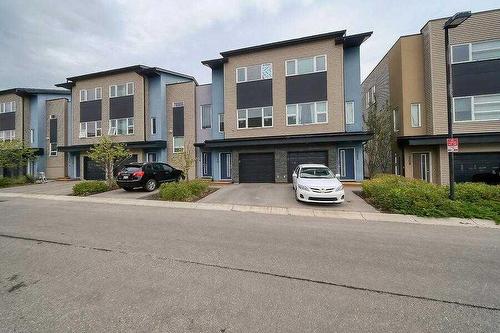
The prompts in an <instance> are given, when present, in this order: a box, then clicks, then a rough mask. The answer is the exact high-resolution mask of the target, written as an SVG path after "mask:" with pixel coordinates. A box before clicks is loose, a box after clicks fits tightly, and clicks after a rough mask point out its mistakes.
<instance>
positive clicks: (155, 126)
mask: <svg viewBox="0 0 500 333" xmlns="http://www.w3.org/2000/svg"><path fill="white" fill-rule="evenodd" d="M150 127H151V135H156V134H157V133H158V122H157V121H156V117H151V119H150Z"/></svg>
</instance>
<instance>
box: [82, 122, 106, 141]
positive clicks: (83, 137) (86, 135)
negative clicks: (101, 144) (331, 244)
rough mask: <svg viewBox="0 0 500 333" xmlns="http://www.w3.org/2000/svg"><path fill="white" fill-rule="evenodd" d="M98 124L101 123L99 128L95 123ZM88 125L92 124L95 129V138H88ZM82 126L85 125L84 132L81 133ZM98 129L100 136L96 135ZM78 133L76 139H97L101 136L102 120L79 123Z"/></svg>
mask: <svg viewBox="0 0 500 333" xmlns="http://www.w3.org/2000/svg"><path fill="white" fill-rule="evenodd" d="M98 122H100V123H101V127H97V123H98ZM88 123H94V127H95V136H88V131H87V129H88V126H87V124H88ZM82 125H85V131H82ZM98 128H100V129H101V134H99V135H97V129H98ZM79 130H80V131H79V133H78V138H80V139H87V138H99V137H101V136H102V120H94V121H82V122H81V123H80V128H79ZM82 133H85V135H82Z"/></svg>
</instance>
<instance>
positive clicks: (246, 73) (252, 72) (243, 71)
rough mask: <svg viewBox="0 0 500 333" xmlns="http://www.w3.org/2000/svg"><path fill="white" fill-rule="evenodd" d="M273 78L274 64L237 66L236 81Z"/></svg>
mask: <svg viewBox="0 0 500 333" xmlns="http://www.w3.org/2000/svg"><path fill="white" fill-rule="evenodd" d="M272 78H273V64H261V65H253V66H247V67H239V68H236V83H241V82H248V81H257V80H266V79H272Z"/></svg>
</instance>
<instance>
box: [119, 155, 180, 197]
mask: <svg viewBox="0 0 500 333" xmlns="http://www.w3.org/2000/svg"><path fill="white" fill-rule="evenodd" d="M184 178H185V177H184V173H183V172H182V171H181V170H177V169H176V168H174V167H171V166H170V165H168V164H165V163H158V162H148V163H128V164H125V165H124V167H123V169H122V170H121V171H120V172H119V173H118V175H117V177H116V182H117V183H118V186H120V187H121V188H123V189H124V190H125V191H131V190H133V189H134V188H138V187H142V188H144V189H145V190H146V191H148V192H151V191H154V189H155V188H156V187H157V186H158V184H161V183H164V182H171V181H179V180H180V179H184Z"/></svg>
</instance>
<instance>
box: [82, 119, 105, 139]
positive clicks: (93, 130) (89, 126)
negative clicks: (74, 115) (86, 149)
mask: <svg viewBox="0 0 500 333" xmlns="http://www.w3.org/2000/svg"><path fill="white" fill-rule="evenodd" d="M101 135H102V126H101V121H100V120H99V121H87V122H83V123H80V138H94V137H98V136H101Z"/></svg>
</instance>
